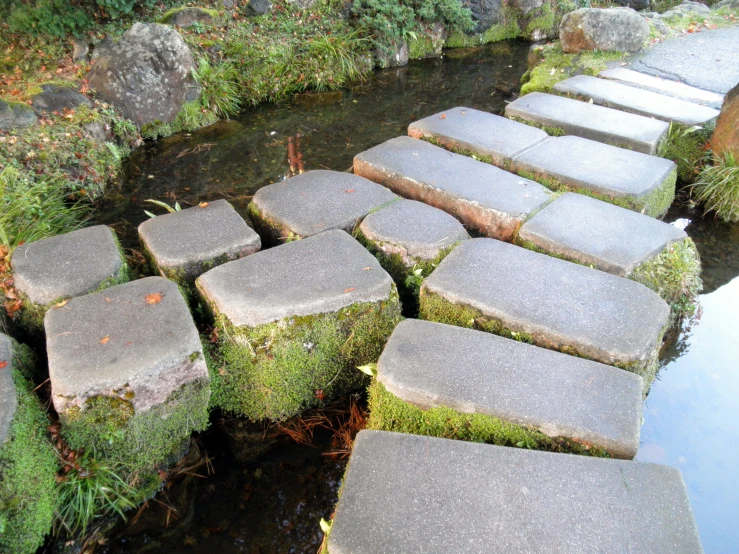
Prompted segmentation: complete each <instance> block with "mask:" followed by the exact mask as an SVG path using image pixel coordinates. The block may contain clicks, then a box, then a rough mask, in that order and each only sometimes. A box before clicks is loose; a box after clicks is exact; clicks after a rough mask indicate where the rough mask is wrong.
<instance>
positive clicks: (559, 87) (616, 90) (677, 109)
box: [552, 75, 719, 126]
mask: <svg viewBox="0 0 739 554" xmlns="http://www.w3.org/2000/svg"><path fill="white" fill-rule="evenodd" d="M552 90H553V91H555V92H558V93H560V94H568V95H570V96H575V97H577V98H583V99H585V100H592V101H593V103H595V104H599V105H601V106H608V107H610V108H616V109H618V110H623V111H626V112H631V113H635V114H639V115H644V116H647V117H655V118H657V119H661V120H663V121H669V122H672V121H674V122H675V123H680V124H682V125H686V126H692V125H704V124H706V123H708V122H710V121H712V120H714V119H716V117H718V114H719V112H718V110H714V109H713V108H709V107H707V106H701V105H699V104H694V103H692V102H686V101H685V100H680V99H678V98H672V97H671V96H665V95H664V94H658V93H656V92H651V91H648V90H643V89H639V88H635V87H630V86H628V85H622V84H621V83H617V82H615V81H609V80H607V79H598V78H597V77H591V76H589V75H577V76H576V77H570V78H569V79H566V80H564V81H560V82H559V83H557V84H556V85H554V88H553V89H552Z"/></svg>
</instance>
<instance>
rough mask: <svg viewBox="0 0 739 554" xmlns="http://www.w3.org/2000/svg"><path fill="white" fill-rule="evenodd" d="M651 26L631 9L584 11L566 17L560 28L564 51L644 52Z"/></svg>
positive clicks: (577, 11)
mask: <svg viewBox="0 0 739 554" xmlns="http://www.w3.org/2000/svg"><path fill="white" fill-rule="evenodd" d="M647 36H649V24H648V23H647V22H646V21H645V20H644V18H643V17H641V16H640V15H639V14H638V13H636V12H635V11H634V10H632V9H630V8H607V9H600V8H582V9H579V10H575V11H574V12H570V13H568V14H566V15H565V16H564V17H563V18H562V23H561V24H560V26H559V39H560V41H561V42H562V50H563V51H564V52H567V53H577V52H582V51H583V50H601V51H605V52H613V51H616V52H629V53H634V52H638V51H639V50H641V47H642V45H643V44H644V41H645V40H646V39H647Z"/></svg>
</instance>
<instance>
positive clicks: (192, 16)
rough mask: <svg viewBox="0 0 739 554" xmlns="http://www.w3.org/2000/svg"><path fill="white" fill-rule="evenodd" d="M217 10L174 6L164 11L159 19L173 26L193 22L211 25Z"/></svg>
mask: <svg viewBox="0 0 739 554" xmlns="http://www.w3.org/2000/svg"><path fill="white" fill-rule="evenodd" d="M217 15H218V12H216V11H215V10H209V9H206V8H190V7H188V8H174V9H171V10H169V11H168V12H167V13H165V14H164V15H163V16H162V18H161V19H160V20H159V22H160V23H167V24H168V25H174V26H175V27H190V26H192V25H195V23H201V24H203V25H213V23H214V21H215V19H214V18H215V17H216V16H217Z"/></svg>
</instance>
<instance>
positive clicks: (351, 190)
mask: <svg viewBox="0 0 739 554" xmlns="http://www.w3.org/2000/svg"><path fill="white" fill-rule="evenodd" d="M344 192H357V191H356V190H354V189H346V190H345V191H344Z"/></svg>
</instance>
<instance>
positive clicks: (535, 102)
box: [505, 92, 670, 154]
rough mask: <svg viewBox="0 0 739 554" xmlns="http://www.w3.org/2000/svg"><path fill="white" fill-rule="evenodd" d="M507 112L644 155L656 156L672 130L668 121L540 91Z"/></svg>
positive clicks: (528, 96)
mask: <svg viewBox="0 0 739 554" xmlns="http://www.w3.org/2000/svg"><path fill="white" fill-rule="evenodd" d="M505 113H506V115H507V116H509V117H518V118H521V119H525V120H526V121H531V122H532V123H534V124H535V125H538V126H547V127H557V128H560V129H562V130H564V131H565V133H567V134H568V135H575V136H578V137H582V138H586V139H590V140H596V141H598V142H605V143H607V144H613V145H616V146H622V147H623V146H627V147H629V148H631V149H632V150H635V151H637V152H643V153H644V154H654V153H655V152H656V151H657V147H658V146H659V144H660V142H661V141H662V140H663V139H664V138H665V137H666V136H667V132H668V130H669V128H670V125H669V124H668V123H667V122H665V121H658V120H656V119H652V118H650V117H643V116H640V115H635V114H631V113H626V112H621V111H618V110H613V109H611V108H605V107H603V106H596V105H594V104H590V103H588V102H580V101H579V100H573V99H571V98H565V97H563V96H556V95H553V94H544V93H541V92H532V93H531V94H527V95H526V96H524V97H523V98H519V99H518V100H515V101H513V102H511V103H510V104H508V105H507V106H506V109H505Z"/></svg>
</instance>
